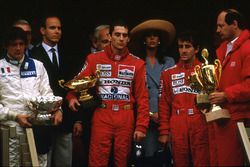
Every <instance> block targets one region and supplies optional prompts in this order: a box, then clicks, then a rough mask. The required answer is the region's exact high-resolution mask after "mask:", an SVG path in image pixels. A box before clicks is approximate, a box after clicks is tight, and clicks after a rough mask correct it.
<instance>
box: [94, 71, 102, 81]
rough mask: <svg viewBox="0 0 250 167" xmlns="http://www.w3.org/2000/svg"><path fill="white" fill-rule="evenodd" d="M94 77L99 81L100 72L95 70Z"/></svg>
mask: <svg viewBox="0 0 250 167" xmlns="http://www.w3.org/2000/svg"><path fill="white" fill-rule="evenodd" d="M95 75H96V78H97V79H99V78H100V76H101V71H100V70H98V69H97V70H96V72H95Z"/></svg>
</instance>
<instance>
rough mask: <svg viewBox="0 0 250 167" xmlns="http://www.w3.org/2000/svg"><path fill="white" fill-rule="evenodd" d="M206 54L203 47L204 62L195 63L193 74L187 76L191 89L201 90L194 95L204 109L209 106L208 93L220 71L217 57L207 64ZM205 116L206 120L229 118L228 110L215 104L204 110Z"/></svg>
mask: <svg viewBox="0 0 250 167" xmlns="http://www.w3.org/2000/svg"><path fill="white" fill-rule="evenodd" d="M208 55H209V54H208V50H207V49H203V50H202V52H201V56H202V58H203V59H204V60H205V63H204V64H202V66H200V65H196V66H195V68H194V74H192V75H191V76H189V77H188V80H189V82H190V86H191V87H192V88H193V89H197V90H200V91H201V93H200V94H198V95H197V96H196V104H197V107H198V108H200V109H205V108H208V106H210V103H209V100H208V95H209V94H210V93H212V92H214V91H215V90H216V89H217V87H218V85H219V81H220V77H221V71H222V67H221V63H220V61H219V60H218V59H216V60H215V61H214V64H208V60H207V59H208ZM205 116H206V120H207V122H211V121H216V120H220V119H228V118H230V114H229V112H228V110H226V109H222V108H221V107H220V106H218V105H215V104H213V105H212V107H211V109H210V110H209V112H205Z"/></svg>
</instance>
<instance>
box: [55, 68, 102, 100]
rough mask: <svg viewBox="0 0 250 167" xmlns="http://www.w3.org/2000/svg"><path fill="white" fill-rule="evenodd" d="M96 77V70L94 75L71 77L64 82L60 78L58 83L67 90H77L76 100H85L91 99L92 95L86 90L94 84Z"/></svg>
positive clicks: (97, 76) (97, 75)
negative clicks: (79, 77)
mask: <svg viewBox="0 0 250 167" xmlns="http://www.w3.org/2000/svg"><path fill="white" fill-rule="evenodd" d="M98 78H99V72H98V71H97V72H96V77H95V76H93V75H92V76H87V77H84V78H82V79H72V80H70V81H68V82H66V83H65V81H64V80H60V81H59V85H60V86H61V87H62V88H65V89H67V90H71V91H74V92H79V93H80V96H79V98H78V100H79V101H80V102H86V101H89V100H91V99H93V96H92V95H90V94H89V93H88V92H87V91H88V90H89V89H90V88H92V87H94V86H95V85H96V83H97V80H98Z"/></svg>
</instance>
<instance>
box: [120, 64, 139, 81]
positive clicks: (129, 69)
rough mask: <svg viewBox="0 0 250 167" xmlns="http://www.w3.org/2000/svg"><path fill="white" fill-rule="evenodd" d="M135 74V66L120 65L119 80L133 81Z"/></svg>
mask: <svg viewBox="0 0 250 167" xmlns="http://www.w3.org/2000/svg"><path fill="white" fill-rule="evenodd" d="M134 73H135V66H129V65H119V67H118V78H125V79H133V77H134Z"/></svg>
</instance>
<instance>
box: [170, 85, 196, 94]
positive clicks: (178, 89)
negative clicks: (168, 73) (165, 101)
mask: <svg viewBox="0 0 250 167" xmlns="http://www.w3.org/2000/svg"><path fill="white" fill-rule="evenodd" d="M173 93H174V94H175V95H176V94H180V93H190V94H198V93H199V91H197V90H194V89H192V88H190V87H189V86H180V87H175V88H173Z"/></svg>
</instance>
